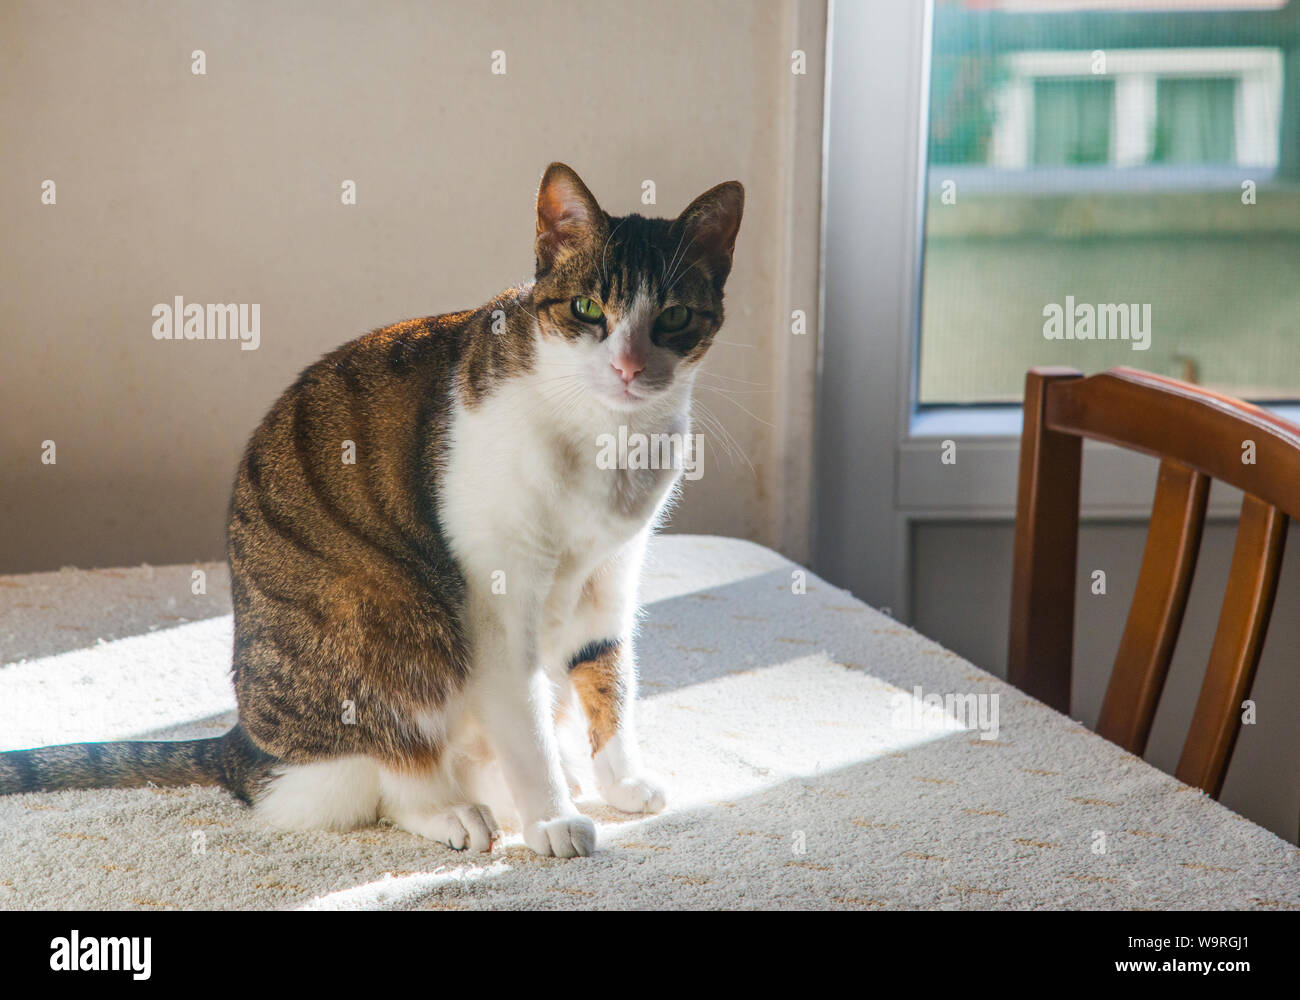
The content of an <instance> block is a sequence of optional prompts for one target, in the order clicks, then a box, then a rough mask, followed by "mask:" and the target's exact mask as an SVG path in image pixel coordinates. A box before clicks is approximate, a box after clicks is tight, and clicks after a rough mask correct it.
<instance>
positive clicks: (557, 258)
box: [0, 163, 744, 857]
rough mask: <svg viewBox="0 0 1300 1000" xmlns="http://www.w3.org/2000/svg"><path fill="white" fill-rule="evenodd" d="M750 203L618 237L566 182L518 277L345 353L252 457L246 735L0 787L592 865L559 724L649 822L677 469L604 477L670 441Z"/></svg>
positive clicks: (320, 369) (130, 752) (326, 363)
mask: <svg viewBox="0 0 1300 1000" xmlns="http://www.w3.org/2000/svg"><path fill="white" fill-rule="evenodd" d="M743 204H744V190H743V188H742V187H741V186H740V184H738V183H736V182H729V183H725V184H720V185H718V186H717V187H715V188H712V189H711V190H709V191H707V192H706V193H705V194H703V195H701V196H700V197H699V198H697V199H696V200H695V201H694V202H692V203H691V204H690V206H689V207H687V208H686V210H685V211H684V212H682V214H681V215H680V216H678V217H677V218H676V219H672V220H665V219H646V218H642V217H641V216H639V215H628V216H624V217H612V216H610V215H607V214H606V213H605V212H604V211H602V210H601V208H600V206H599V205H598V204H597V203H596V200H595V199H594V198H593V197H592V195H591V193H590V192H589V191H588V190H587V188H586V186H585V185H584V184H583V183H582V181H581V180H580V179H579V178H578V176H577V174H575V173H574V172H573V171H572V170H571V169H569V168H568V167H566V166H564V165H563V164H558V163H556V164H552V165H551V166H550V167H549V168H548V169H547V170H546V173H545V175H544V176H543V178H542V182H541V186H540V189H539V190H538V193H537V236H536V243H535V251H536V258H537V270H536V276H535V278H534V280H533V281H532V282H530V283H528V284H526V285H522V286H520V287H517V288H512V289H510V290H509V291H506V292H504V293H502V294H501V295H499V296H498V297H497V298H495V299H494V300H493V301H491V302H488V303H487V304H486V305H483V306H481V307H479V308H477V309H472V310H468V311H466V312H458V313H451V314H447V315H442V316H433V317H429V318H425V319H415V320H408V321H406V322H403V323H398V324H396V325H394V326H390V327H386V328H384V329H381V330H377V331H375V332H373V333H370V334H367V335H365V336H363V337H360V338H358V339H357V340H354V341H352V342H351V343H348V344H345V345H344V346H342V347H340V348H338V349H337V350H335V351H333V352H332V353H330V354H329V355H327V356H326V357H324V358H322V359H321V360H320V361H318V362H317V363H315V364H314V365H312V366H311V367H310V368H308V369H307V370H306V371H304V372H303V373H302V375H301V376H300V377H299V378H298V380H297V381H296V382H295V383H294V384H293V386H292V387H290V388H289V389H288V390H287V391H286V392H285V393H284V395H283V396H281V398H280V399H279V401H278V402H277V403H276V404H275V406H274V407H273V408H272V409H271V412H270V413H269V414H267V416H266V417H265V419H264V420H263V421H262V423H261V425H260V426H259V427H258V428H257V430H256V432H255V433H254V434H253V437H252V439H251V440H250V442H249V444H248V448H247V450H246V452H245V454H244V457H243V460H242V462H241V463H240V466H239V471H238V475H237V478H236V481H235V489H234V496H233V498H232V501H231V506H230V522H229V558H230V568H231V580H232V586H233V597H234V609H235V643H234V662H233V668H232V672H233V678H234V685H235V691H236V695H237V698H238V703H239V723H238V725H236V727H235V728H234V729H232V730H231V731H230V732H229V733H227V734H226V735H225V736H222V737H218V738H216V739H210V740H192V741H174V742H126V743H82V744H74V745H70V746H63V747H44V748H38V749H34V750H20V751H11V752H8V753H3V754H0V793H14V792H30V791H47V790H53V789H60V788H111V787H130V786H139V785H143V784H145V783H148V782H152V783H154V784H159V785H176V784H189V783H194V782H197V783H202V784H219V785H222V786H224V787H226V788H228V789H230V790H231V791H232V792H233V793H234V794H236V795H238V796H239V797H240V798H241V799H243V800H244V801H246V802H249V803H251V804H252V805H253V807H254V808H255V810H256V812H257V813H258V814H259V815H261V816H262V817H263V818H265V819H266V820H267V821H269V822H270V823H272V824H274V825H277V826H280V827H284V828H326V829H334V830H341V829H348V828H352V827H356V826H359V825H363V824H368V823H373V822H375V821H376V820H377V819H379V818H380V817H388V818H390V819H391V820H392V821H393V822H394V823H395V824H396V825H397V826H400V827H402V828H404V829H406V830H409V831H412V832H414V833H417V834H421V835H423V836H426V837H429V838H432V839H434V840H437V841H441V842H443V843H446V844H448V845H450V846H451V847H454V848H467V847H468V848H472V849H474V850H479V851H486V850H489V849H490V848H491V846H492V843H493V840H494V838H495V837H496V836H497V824H496V821H495V819H494V816H493V808H497V809H505V808H512V809H513V810H514V812H515V813H517V815H518V819H519V822H520V825H521V827H522V830H523V834H524V840H525V842H526V843H527V844H528V846H529V847H531V848H532V849H533V850H534V851H536V852H537V853H539V854H543V855H554V856H557V857H572V856H575V855H587V854H590V853H591V852H592V851H593V849H594V847H595V840H596V837H595V827H594V825H593V824H592V822H591V820H590V819H588V818H586V817H584V816H583V815H581V814H580V813H579V812H578V810H577V809H576V808H575V806H574V804H573V801H572V798H571V794H570V785H571V780H572V778H571V776H570V775H569V774H567V773H566V764H565V762H564V760H563V759H562V756H561V753H560V748H559V745H558V741H557V738H556V720H557V719H561V718H566V717H567V718H568V719H570V720H572V719H576V718H581V719H583V720H585V724H586V729H587V732H588V736H589V742H590V751H591V754H592V761H591V764H592V770H593V772H594V775H595V778H596V782H597V784H598V787H599V789H600V792H601V794H602V795H603V797H604V798H605V800H606V801H607V802H608V803H609V804H610V805H613V806H615V807H617V808H618V809H622V810H625V811H628V812H654V811H657V810H659V809H662V808H663V806H664V801H665V793H664V790H663V789H662V787H661V786H660V784H659V783H658V781H657V780H656V779H655V778H653V777H651V776H650V775H648V774H647V773H646V772H645V771H644V769H643V767H642V764H641V759H640V755H639V753H638V748H637V738H636V725H635V701H636V664H635V658H634V654H633V631H634V622H635V614H636V589H637V580H638V576H639V572H640V566H641V560H642V554H643V551H644V549H645V545H646V540H647V538H648V536H649V535H650V533H651V532H652V531H653V530H654V529H655V527H656V524H657V521H658V519H659V518H660V517H661V515H662V514H663V512H664V509H665V505H666V504H667V503H668V502H669V500H670V498H671V496H672V495H673V492H674V489H675V487H676V484H677V481H678V478H679V476H680V466H679V467H678V468H671V467H670V468H662V467H661V468H650V469H631V468H608V467H607V466H608V465H609V463H608V462H602V461H598V454H599V451H600V449H601V444H600V442H601V441H602V439H603V436H605V435H611V434H612V435H616V436H617V435H618V434H619V432H620V428H625V431H624V433H626V434H628V435H629V436H630V435H635V434H645V435H654V434H662V435H681V437H680V438H678V439H677V440H684V439H685V438H686V436H687V434H688V432H689V426H690V408H691V392H692V385H693V382H694V378H695V373H696V370H697V368H698V366H699V363H700V360H701V359H702V358H703V357H704V354H705V352H706V351H707V350H708V347H709V344H710V342H711V341H712V339H713V336H714V334H715V333H716V332H717V330H718V328H719V327H720V326H721V324H722V298H723V286H724V284H725V282H726V280H727V275H728V273H729V272H730V270H731V261H732V252H733V248H734V246H735V241H736V234H737V231H738V230H739V227H740V219H741V213H742V209H743ZM345 442H350V443H351V447H352V454H353V455H354V456H355V460H354V461H353V462H350V463H349V462H345V461H343V459H342V456H343V455H344V454H345V447H344V445H345ZM579 713H580V715H579Z"/></svg>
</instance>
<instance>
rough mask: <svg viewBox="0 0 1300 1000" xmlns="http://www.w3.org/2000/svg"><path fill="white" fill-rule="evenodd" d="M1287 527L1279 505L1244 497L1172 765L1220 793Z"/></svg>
mask: <svg viewBox="0 0 1300 1000" xmlns="http://www.w3.org/2000/svg"><path fill="white" fill-rule="evenodd" d="M1286 528H1287V516H1286V514H1285V513H1283V512H1282V511H1280V510H1279V509H1278V508H1276V507H1274V506H1272V505H1271V504H1268V503H1265V502H1264V501H1262V500H1259V499H1257V498H1256V497H1253V496H1250V495H1247V496H1246V498H1245V499H1244V500H1243V501H1242V505H1241V521H1240V523H1239V524H1238V527H1237V542H1236V546H1235V548H1234V550H1233V553H1232V569H1231V571H1230V573H1229V576H1228V588H1227V592H1226V593H1225V594H1224V598H1223V610H1222V611H1221V612H1220V614H1219V625H1218V629H1217V630H1216V631H1215V634H1214V645H1213V646H1212V647H1211V650H1210V664H1209V667H1208V669H1207V670H1206V672H1205V681H1204V683H1203V684H1202V685H1201V693H1200V697H1199V698H1198V699H1197V702H1196V713H1195V714H1194V715H1193V716H1192V725H1191V728H1190V729H1189V730H1188V733H1187V742H1186V743H1184V744H1183V753H1182V757H1181V758H1180V759H1179V761H1178V770H1177V771H1176V772H1175V775H1176V776H1177V778H1178V779H1179V780H1180V781H1185V782H1186V783H1187V784H1189V785H1195V786H1196V787H1198V788H1201V789H1203V790H1204V791H1206V792H1207V793H1208V794H1210V795H1212V796H1214V797H1215V798H1217V797H1218V795H1219V792H1220V791H1221V790H1222V788H1223V779H1224V776H1225V775H1226V774H1227V772H1228V762H1229V760H1230V759H1231V757H1232V748H1233V745H1234V744H1235V743H1236V741H1237V733H1238V731H1239V730H1240V729H1241V704H1242V701H1243V700H1244V699H1245V697H1246V695H1247V694H1248V693H1249V692H1250V685H1251V682H1252V681H1253V680H1254V679H1255V668H1256V667H1258V666H1259V656H1260V653H1261V651H1262V650H1263V648H1264V636H1265V634H1266V633H1267V631H1268V621H1269V616H1270V615H1271V614H1272V611H1273V599H1274V597H1275V596H1276V594H1277V581H1278V572H1279V569H1280V568H1281V565H1282V550H1283V547H1284V546H1285V543H1286Z"/></svg>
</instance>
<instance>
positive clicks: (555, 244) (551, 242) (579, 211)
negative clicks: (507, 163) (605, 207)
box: [534, 163, 605, 275]
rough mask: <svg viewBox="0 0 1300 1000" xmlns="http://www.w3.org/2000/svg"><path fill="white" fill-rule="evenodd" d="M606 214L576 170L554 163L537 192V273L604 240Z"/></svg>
mask: <svg viewBox="0 0 1300 1000" xmlns="http://www.w3.org/2000/svg"><path fill="white" fill-rule="evenodd" d="M604 229H605V213H604V212H603V211H601V208H600V206H599V205H598V204H596V199H595V198H593V197H592V195H591V192H590V191H588V190H587V185H585V184H583V183H582V178H581V177H579V176H578V175H577V174H576V173H574V172H573V170H572V169H571V168H569V167H567V166H565V165H564V164H563V163H552V164H551V165H550V166H549V167H547V168H546V173H544V174H543V175H542V183H541V186H539V187H538V189H537V241H536V243H535V244H534V249H535V251H536V253H537V273H538V274H539V275H540V274H543V273H544V272H546V271H549V270H550V269H551V268H552V267H553V266H554V264H555V263H556V261H558V260H559V259H560V258H562V257H563V256H565V255H566V254H568V253H571V252H573V251H574V250H577V249H579V248H581V247H582V246H585V245H587V244H589V243H594V242H596V241H597V240H599V239H601V238H603V236H602V234H603V232H604Z"/></svg>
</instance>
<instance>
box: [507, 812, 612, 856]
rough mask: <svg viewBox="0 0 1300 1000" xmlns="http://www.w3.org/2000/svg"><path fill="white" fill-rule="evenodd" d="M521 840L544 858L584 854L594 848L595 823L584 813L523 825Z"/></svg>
mask: <svg viewBox="0 0 1300 1000" xmlns="http://www.w3.org/2000/svg"><path fill="white" fill-rule="evenodd" d="M524 843H525V844H527V845H528V846H529V847H531V848H532V849H533V851H534V852H535V853H537V854H540V855H541V856H542V857H544V858H586V857H590V856H591V854H592V853H593V852H594V851H595V850H596V824H595V823H593V822H592V821H591V820H589V819H588V818H587V817H586V816H565V817H563V818H562V819H553V820H550V821H549V822H545V823H530V824H528V826H527V827H525V828H524Z"/></svg>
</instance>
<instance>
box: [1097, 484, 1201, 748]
mask: <svg viewBox="0 0 1300 1000" xmlns="http://www.w3.org/2000/svg"><path fill="white" fill-rule="evenodd" d="M1209 495H1210V480H1209V477H1208V476H1205V475H1203V474H1202V473H1200V472H1197V471H1195V470H1194V469H1190V468H1188V467H1187V466H1185V465H1183V464H1181V463H1179V462H1175V461H1172V460H1170V459H1166V460H1165V461H1163V462H1161V463H1160V475H1159V477H1158V479H1157V482H1156V495H1155V500H1154V502H1153V503H1152V506H1151V527H1150V530H1149V531H1148V533H1147V542H1146V550H1145V551H1144V553H1143V555H1142V569H1141V571H1140V572H1139V573H1138V582H1137V591H1136V593H1135V595H1134V598H1133V603H1132V605H1131V606H1130V607H1129V615H1128V621H1127V622H1126V623H1125V625H1124V635H1123V637H1122V638H1121V639H1120V644H1119V652H1118V654H1116V657H1115V668H1114V670H1113V671H1112V672H1111V675H1110V684H1109V685H1108V686H1107V688H1106V698H1105V701H1104V702H1103V703H1102V708H1101V715H1100V716H1099V717H1098V720H1097V732H1098V733H1099V734H1101V735H1102V736H1104V737H1106V739H1108V740H1110V741H1111V742H1113V743H1118V744H1119V745H1120V746H1122V747H1124V748H1125V749H1126V750H1128V751H1129V752H1130V753H1135V754H1138V755H1139V756H1140V755H1141V754H1142V753H1144V752H1145V751H1146V746H1147V738H1148V737H1149V736H1150V734H1151V723H1152V720H1153V719H1154V718H1155V715H1156V708H1157V706H1158V705H1159V703H1160V694H1161V692H1162V691H1163V690H1164V686H1165V677H1166V676H1167V675H1168V673H1169V661H1170V660H1171V659H1172V658H1173V655H1174V646H1175V644H1176V643H1177V641H1178V630H1179V629H1180V628H1181V627H1182V622H1183V612H1184V611H1185V610H1186V608H1187V594H1188V592H1189V591H1190V590H1191V586H1192V576H1193V574H1194V573H1195V571H1196V557H1197V554H1198V552H1199V551H1200V547H1201V532H1202V529H1203V528H1204V526H1205V504H1206V500H1207V498H1208V497H1209Z"/></svg>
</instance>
